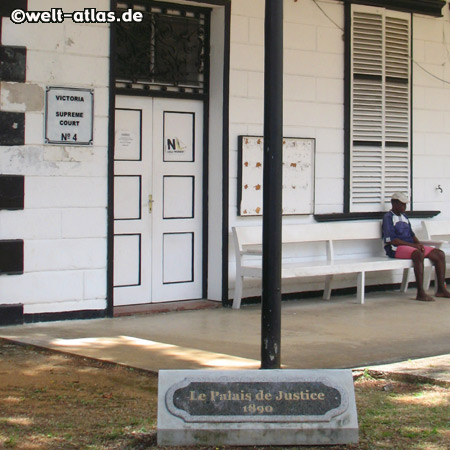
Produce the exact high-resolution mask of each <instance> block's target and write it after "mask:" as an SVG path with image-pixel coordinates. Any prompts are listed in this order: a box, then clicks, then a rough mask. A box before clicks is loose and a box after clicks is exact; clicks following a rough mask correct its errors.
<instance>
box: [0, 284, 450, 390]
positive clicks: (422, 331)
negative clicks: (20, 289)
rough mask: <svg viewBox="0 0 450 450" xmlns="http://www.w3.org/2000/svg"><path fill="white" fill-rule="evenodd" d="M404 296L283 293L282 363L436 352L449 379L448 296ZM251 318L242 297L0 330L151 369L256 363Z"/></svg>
mask: <svg viewBox="0 0 450 450" xmlns="http://www.w3.org/2000/svg"><path fill="white" fill-rule="evenodd" d="M414 296H415V291H413V290H410V291H408V292H407V293H405V294H402V293H400V292H398V291H390V292H383V293H370V294H367V296H366V303H365V304H364V305H360V304H358V303H357V301H356V298H355V296H354V295H352V296H337V297H334V298H332V300H331V301H328V302H326V301H323V300H320V299H308V300H297V301H295V300H292V301H285V302H283V305H282V341H281V360H282V364H283V366H284V367H286V368H292V369H309V368H358V367H369V366H374V365H378V364H386V363H393V362H397V361H403V363H402V364H405V363H407V362H408V360H413V359H416V358H424V357H430V356H437V355H441V356H440V358H439V359H435V360H433V361H438V365H439V370H440V371H441V372H443V377H444V378H443V379H444V380H447V381H449V382H450V300H448V299H436V301H435V302H433V303H425V302H418V301H414V300H413V299H414ZM260 321H261V319H260V305H251V306H244V307H243V308H242V309H240V310H238V311H234V310H231V309H228V308H212V309H201V310H192V311H175V312H168V313H159V314H151V315H135V316H126V317H115V318H113V319H95V320H83V321H81V320H76V321H64V322H47V323H37V324H26V325H18V326H8V327H0V337H3V338H6V339H11V340H14V341H18V342H22V343H28V344H33V345H37V346H41V347H46V348H51V349H55V350H60V351H64V352H67V353H73V354H77V355H81V356H85V357H91V358H95V359H100V360H107V361H111V362H115V363H119V364H124V365H127V366H132V367H136V368H141V369H145V370H150V371H155V372H157V371H158V370H159V369H197V368H211V369H248V368H259V360H260V345H261V344H260V326H261V325H260ZM442 355H444V356H442ZM427 361H428V365H430V364H431V361H432V359H427ZM411 364H412V363H411ZM396 366H398V365H396ZM412 366H414V364H412ZM416 366H417V364H416ZM392 367H393V366H392ZM403 367H404V366H403ZM416 369H417V367H416ZM419 369H420V367H419ZM411 370H413V369H411Z"/></svg>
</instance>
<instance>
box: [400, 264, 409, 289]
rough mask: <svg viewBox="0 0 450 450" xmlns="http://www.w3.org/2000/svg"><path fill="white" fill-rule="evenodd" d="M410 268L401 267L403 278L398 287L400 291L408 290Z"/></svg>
mask: <svg viewBox="0 0 450 450" xmlns="http://www.w3.org/2000/svg"><path fill="white" fill-rule="evenodd" d="M410 270H411V269H403V278H402V285H401V287H400V291H402V292H406V291H407V290H408V283H409V271H410Z"/></svg>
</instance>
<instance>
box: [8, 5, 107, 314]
mask: <svg viewBox="0 0 450 450" xmlns="http://www.w3.org/2000/svg"><path fill="white" fill-rule="evenodd" d="M52 7H54V8H56V7H63V8H64V12H72V11H74V10H83V8H87V7H92V1H87V0H66V1H65V2H64V5H63V6H62V5H61V2H58V1H56V0H55V1H52V0H29V1H28V8H29V10H39V11H42V10H50V8H52ZM95 7H96V8H97V10H108V9H109V1H108V0H97V1H96V4H95ZM2 43H3V44H4V45H17V46H25V47H26V48H27V71H26V83H25V84H23V83H5V82H3V83H1V98H0V102H1V109H2V110H3V111H20V112H25V129H26V132H25V146H23V147H22V146H20V147H2V148H1V153H0V172H1V173H3V174H19V175H25V209H24V210H23V211H0V238H1V239H24V274H23V275H19V276H1V277H0V303H1V304H8V303H23V304H24V313H25V314H33V313H48V312H62V311H76V310H89V309H104V308H105V307H106V245H107V232H106V231H107V212H106V207H107V145H108V78H109V28H108V26H107V25H101V24H100V25H92V24H89V25H85V24H76V23H73V22H72V21H71V20H66V21H65V22H64V23H63V24H33V25H31V24H22V25H15V24H13V23H12V22H10V21H9V20H8V19H3V28H2ZM46 86H64V87H82V88H91V89H94V108H95V111H94V145H93V146H89V147H87V146H85V147H81V146H80V147H75V146H53V145H43V142H44V95H45V87H46Z"/></svg>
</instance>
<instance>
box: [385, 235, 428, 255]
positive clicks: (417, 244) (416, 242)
mask: <svg viewBox="0 0 450 450" xmlns="http://www.w3.org/2000/svg"><path fill="white" fill-rule="evenodd" d="M413 240H414V242H406V241H403V240H402V239H399V238H395V239H392V241H391V244H392V245H395V246H396V247H398V246H399V245H407V246H409V247H414V248H417V250H420V251H421V252H424V251H425V247H424V246H423V244H421V243H420V241H419V239H417V238H416V236H413Z"/></svg>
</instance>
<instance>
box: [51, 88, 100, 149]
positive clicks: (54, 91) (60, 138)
mask: <svg viewBox="0 0 450 450" xmlns="http://www.w3.org/2000/svg"><path fill="white" fill-rule="evenodd" d="M45 100H46V101H45V143H46V144H59V145H61V144H63V145H92V144H93V128H94V127H93V122H94V90H93V89H78V88H62V87H47V89H46V96H45Z"/></svg>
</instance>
